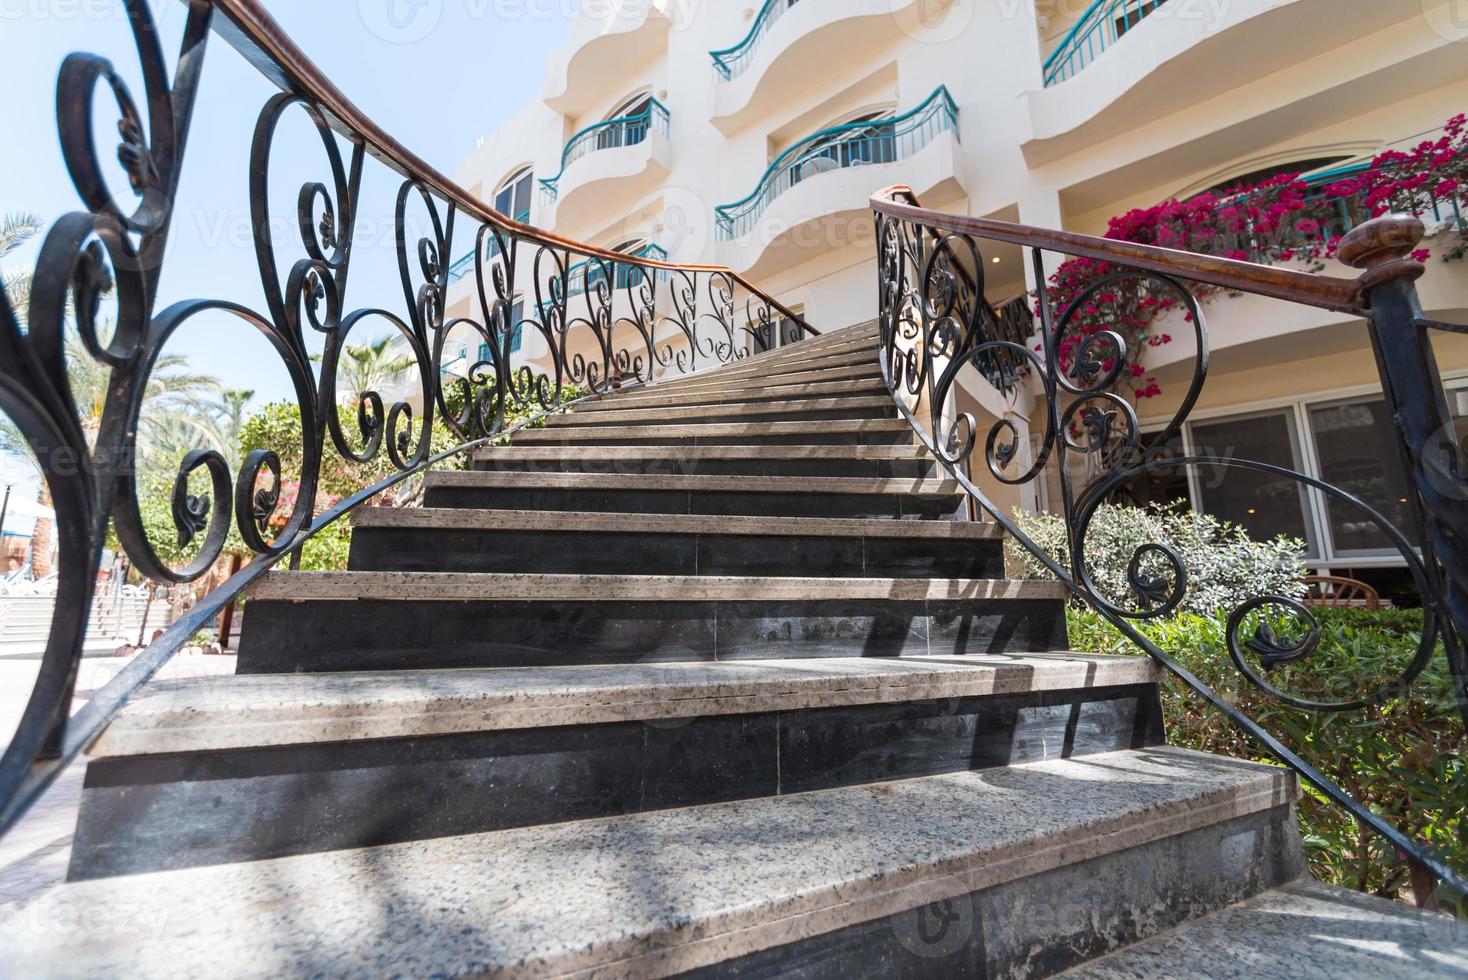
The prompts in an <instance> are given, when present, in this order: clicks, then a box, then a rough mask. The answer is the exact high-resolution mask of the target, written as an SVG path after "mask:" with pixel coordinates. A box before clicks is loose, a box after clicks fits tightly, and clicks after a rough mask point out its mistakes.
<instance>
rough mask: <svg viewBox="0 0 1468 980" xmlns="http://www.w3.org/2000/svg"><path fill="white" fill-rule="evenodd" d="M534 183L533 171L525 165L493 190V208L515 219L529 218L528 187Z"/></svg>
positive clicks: (526, 219)
mask: <svg viewBox="0 0 1468 980" xmlns="http://www.w3.org/2000/svg"><path fill="white" fill-rule="evenodd" d="M534 184H535V173H534V171H533V170H531V168H529V167H525V168H524V169H522V170H519V171H517V172H516V173H515V174H514V175H513V176H511V177H510V178H509V179H508V180H506V181H505V182H504V183H503V184H501V185H500V189H499V190H497V191H495V192H494V209H495V210H496V211H498V212H499V213H500V214H503V215H508V216H509V217H511V218H514V219H515V220H516V221H529V220H530V188H531V187H532V186H533V185H534Z"/></svg>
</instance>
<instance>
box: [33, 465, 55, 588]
mask: <svg viewBox="0 0 1468 980" xmlns="http://www.w3.org/2000/svg"><path fill="white" fill-rule="evenodd" d="M36 502H37V503H38V504H40V505H41V506H42V507H50V506H51V488H50V487H49V486H47V485H46V481H45V480H44V479H43V480H41V492H40V493H38V494H36ZM55 537H56V528H55V521H54V519H52V518H50V517H41V518H37V519H36V529H35V530H34V531H32V532H31V574H32V575H33V576H35V578H37V579H43V578H45V577H46V576H47V575H50V574H51V572H52V562H51V544H52V542H53V541H54V539H55Z"/></svg>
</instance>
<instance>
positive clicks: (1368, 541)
mask: <svg viewBox="0 0 1468 980" xmlns="http://www.w3.org/2000/svg"><path fill="white" fill-rule="evenodd" d="M1448 407H1449V409H1450V411H1451V413H1452V418H1453V426H1454V436H1455V438H1456V440H1457V443H1458V446H1459V452H1460V455H1459V457H1458V459H1459V460H1460V465H1463V466H1465V468H1468V464H1463V463H1462V462H1461V461H1462V460H1465V459H1468V381H1464V380H1459V381H1456V382H1449V386H1448ZM1159 436H1160V433H1153V434H1151V435H1143V437H1142V439H1141V441H1140V445H1141V447H1142V449H1143V450H1144V451H1146V452H1148V453H1149V455H1150V456H1151V458H1160V459H1164V460H1165V459H1168V458H1174V459H1176V458H1180V457H1184V456H1189V457H1197V456H1211V457H1219V458H1224V459H1228V458H1237V459H1240V460H1249V461H1251V462H1258V463H1265V464H1269V465H1274V466H1279V467H1282V468H1285V469H1290V470H1293V471H1295V472H1297V473H1301V474H1303V475H1305V476H1307V477H1311V478H1314V479H1317V480H1320V481H1321V482H1323V483H1327V484H1329V485H1331V486H1333V487H1338V488H1339V489H1341V490H1343V491H1344V492H1345V493H1347V494H1350V495H1351V496H1353V497H1356V498H1358V499H1359V500H1361V501H1362V502H1363V503H1364V504H1365V505H1366V506H1368V507H1370V508H1371V509H1372V510H1375V511H1376V512H1378V513H1379V514H1381V515H1382V516H1383V517H1384V518H1385V519H1386V520H1387V522H1388V523H1390V524H1391V525H1392V526H1394V527H1395V528H1396V529H1397V530H1398V531H1400V532H1402V534H1403V535H1404V536H1405V537H1406V539H1407V540H1408V542H1410V543H1411V544H1413V545H1414V546H1419V547H1420V542H1419V540H1418V535H1417V529H1416V527H1415V526H1414V522H1413V514H1412V504H1411V501H1412V496H1411V495H1412V489H1411V486H1410V484H1409V482H1408V480H1407V477H1406V474H1405V473H1404V467H1403V465H1402V461H1401V457H1400V451H1401V450H1400V449H1399V446H1398V438H1399V437H1398V435H1397V431H1396V425H1395V423H1394V422H1393V421H1392V416H1391V410H1390V409H1389V408H1388V406H1387V403H1386V401H1385V400H1384V399H1383V398H1382V397H1381V395H1380V394H1367V395H1357V396H1355V397H1351V398H1337V399H1329V398H1315V399H1302V400H1300V401H1297V402H1294V403H1292V404H1288V405H1284V406H1281V407H1279V408H1271V409H1269V410H1267V411H1259V412H1251V413H1248V414H1241V415H1234V416H1228V417H1224V418H1212V419H1199V420H1197V421H1193V422H1188V423H1187V424H1185V425H1184V426H1183V433H1182V437H1181V439H1175V440H1174V441H1173V442H1172V443H1171V444H1169V445H1168V446H1166V447H1164V448H1159V447H1157V446H1156V440H1157V439H1158V438H1159ZM1035 451H1038V445H1037V446H1036V447H1035ZM1069 458H1070V461H1071V467H1072V469H1071V480H1072V485H1073V486H1074V487H1075V488H1076V489H1077V491H1079V490H1080V489H1081V488H1082V487H1085V486H1087V485H1088V484H1090V483H1091V482H1093V481H1094V480H1096V479H1097V478H1098V477H1099V476H1100V475H1101V474H1100V473H1099V472H1098V471H1097V469H1096V467H1095V462H1094V459H1095V457H1092V456H1082V455H1079V454H1072V455H1071V456H1070V457H1069ZM1036 494H1037V498H1038V502H1039V506H1040V508H1041V509H1042V510H1047V511H1054V510H1058V508H1059V506H1060V499H1061V498H1060V486H1059V482H1058V480H1057V472H1056V468H1055V466H1054V464H1053V463H1052V465H1051V466H1050V468H1049V470H1048V471H1047V472H1046V473H1045V474H1043V476H1042V477H1041V479H1040V480H1039V481H1038V482H1037V485H1036ZM1111 500H1112V502H1113V503H1116V504H1124V505H1133V506H1147V505H1149V504H1157V505H1167V504H1173V503H1181V504H1182V505H1183V506H1187V507H1191V508H1192V509H1194V510H1196V511H1199V512H1202V513H1207V514H1212V515H1213V516H1215V517H1219V518H1222V519H1223V520H1226V521H1230V522H1232V523H1235V524H1238V525H1240V526H1241V527H1243V528H1245V529H1246V530H1247V531H1248V532H1249V535H1250V537H1253V538H1255V539H1256V540H1267V539H1269V538H1273V537H1276V536H1278V535H1288V536H1289V537H1293V538H1298V539H1301V540H1303V541H1305V542H1306V557H1307V559H1308V560H1309V563H1310V565H1311V566H1312V567H1314V568H1317V569H1323V570H1327V571H1329V570H1350V571H1351V572H1352V575H1353V576H1354V577H1357V578H1359V577H1361V576H1360V575H1357V574H1356V572H1357V571H1359V570H1361V569H1367V568H1371V567H1388V566H1395V567H1401V565H1402V562H1401V559H1400V557H1399V555H1398V553H1397V549H1396V547H1395V546H1394V545H1393V544H1392V542H1391V540H1390V539H1389V538H1388V536H1387V535H1386V534H1385V533H1384V532H1383V531H1382V530H1381V529H1380V528H1379V527H1378V526H1377V525H1376V524H1375V523H1373V522H1371V521H1369V520H1367V519H1366V517H1365V515H1364V514H1362V513H1361V512H1360V511H1359V510H1357V509H1356V508H1355V507H1352V506H1350V505H1348V504H1346V503H1344V502H1342V501H1340V500H1338V499H1336V498H1334V497H1332V496H1331V495H1330V494H1327V493H1325V492H1324V491H1321V490H1317V489H1315V488H1313V487H1309V486H1306V485H1305V484H1302V483H1300V482H1299V481H1297V480H1290V479H1286V478H1284V477H1278V476H1274V475H1272V474H1270V473H1267V472H1264V471H1260V470H1253V469H1246V468H1243V467H1240V466H1232V467H1223V466H1218V467H1210V466H1204V465H1198V466H1190V467H1187V468H1186V471H1184V469H1183V468H1181V467H1166V468H1164V467H1157V468H1155V469H1153V470H1150V471H1148V472H1146V473H1143V474H1141V475H1139V476H1137V477H1136V478H1135V479H1133V480H1131V481H1129V482H1128V483H1126V484H1123V485H1122V486H1121V487H1120V488H1118V490H1117V491H1116V492H1115V493H1113V495H1112V497H1111Z"/></svg>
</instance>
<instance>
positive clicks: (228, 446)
mask: <svg viewBox="0 0 1468 980" xmlns="http://www.w3.org/2000/svg"><path fill="white" fill-rule="evenodd" d="M254 400H255V392H254V390H253V389H244V388H226V389H225V390H224V391H221V392H220V393H219V409H218V410H219V414H220V420H219V429H220V436H221V437H222V438H223V440H224V444H223V445H222V446H220V452H222V453H224V458H225V459H227V460H229V468H230V469H231V470H238V469H239V462H240V460H239V456H240V430H242V429H243V428H244V427H245V409H246V408H248V407H249V405H250V402H252V401H254Z"/></svg>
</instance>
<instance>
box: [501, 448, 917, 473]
mask: <svg viewBox="0 0 1468 980" xmlns="http://www.w3.org/2000/svg"><path fill="white" fill-rule="evenodd" d="M474 459H475V461H476V462H482V463H493V462H496V461H505V462H509V461H517V460H525V461H531V462H558V463H559V462H568V461H575V462H586V461H591V462H596V461H600V462H605V463H606V464H607V466H608V467H609V468H610V467H615V466H616V464H617V463H618V461H626V460H663V459H674V460H680V461H688V462H696V461H698V460H705V459H769V460H782V461H784V460H803V459H841V460H863V461H866V460H871V461H875V462H905V461H908V460H918V461H924V462H931V461H933V457H932V455H931V454H930V453H929V452H928V450H927V449H926V448H925V447H924V446H921V445H919V444H918V443H912V444H910V445H905V446H861V445H852V446H614V447H612V446H492V447H489V448H486V449H480V450H477V451H476V452H475V453H474Z"/></svg>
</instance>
